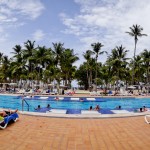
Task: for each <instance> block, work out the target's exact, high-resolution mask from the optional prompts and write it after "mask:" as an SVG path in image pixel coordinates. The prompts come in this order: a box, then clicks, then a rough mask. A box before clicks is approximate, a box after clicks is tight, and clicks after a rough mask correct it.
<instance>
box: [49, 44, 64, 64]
mask: <svg viewBox="0 0 150 150" xmlns="http://www.w3.org/2000/svg"><path fill="white" fill-rule="evenodd" d="M52 44H53V53H54V57H55V64H56V66H58V65H60V59H61V54H62V52H63V51H64V47H63V46H64V44H63V43H60V42H59V43H52Z"/></svg>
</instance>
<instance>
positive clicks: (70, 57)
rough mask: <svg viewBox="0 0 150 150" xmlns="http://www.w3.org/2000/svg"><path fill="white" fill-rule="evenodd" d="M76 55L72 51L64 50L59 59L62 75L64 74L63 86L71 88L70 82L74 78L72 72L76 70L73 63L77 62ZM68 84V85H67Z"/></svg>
mask: <svg viewBox="0 0 150 150" xmlns="http://www.w3.org/2000/svg"><path fill="white" fill-rule="evenodd" d="M78 59H79V58H78V56H77V54H74V50H73V49H65V50H64V51H63V53H62V56H61V59H60V66H61V70H62V73H63V74H64V79H65V86H66V85H69V86H71V81H72V79H73V78H74V74H75V73H74V72H75V70H76V66H74V63H75V62H76V61H77V60H78ZM67 82H68V83H67Z"/></svg>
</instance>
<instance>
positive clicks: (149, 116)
mask: <svg viewBox="0 0 150 150" xmlns="http://www.w3.org/2000/svg"><path fill="white" fill-rule="evenodd" d="M144 118H145V122H146V123H148V124H150V115H145V117H144ZM148 118H149V119H148Z"/></svg>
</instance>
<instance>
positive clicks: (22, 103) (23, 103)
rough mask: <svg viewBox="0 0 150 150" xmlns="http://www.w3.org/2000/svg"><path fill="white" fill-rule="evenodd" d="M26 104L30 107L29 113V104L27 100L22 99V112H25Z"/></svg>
mask: <svg viewBox="0 0 150 150" xmlns="http://www.w3.org/2000/svg"><path fill="white" fill-rule="evenodd" d="M24 102H25V103H26V105H27V107H28V111H29V107H30V106H29V104H28V102H27V101H26V100H25V99H22V111H24Z"/></svg>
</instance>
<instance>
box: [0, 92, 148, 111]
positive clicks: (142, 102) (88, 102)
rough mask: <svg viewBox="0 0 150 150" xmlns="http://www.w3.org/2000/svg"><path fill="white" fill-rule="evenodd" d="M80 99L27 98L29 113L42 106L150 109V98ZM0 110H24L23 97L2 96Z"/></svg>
mask: <svg viewBox="0 0 150 150" xmlns="http://www.w3.org/2000/svg"><path fill="white" fill-rule="evenodd" d="M79 99H80V98H72V97H61V98H60V100H59V101H56V100H55V97H48V96H47V97H44V96H43V97H41V96H34V97H33V98H31V97H25V100H26V101H27V103H28V104H29V111H31V112H34V111H35V108H37V106H38V105H40V106H41V107H42V108H45V107H46V106H47V105H48V104H50V105H51V108H52V109H66V110H68V109H69V110H88V109H89V107H90V106H93V108H94V107H95V106H96V105H97V104H98V105H100V107H101V109H103V110H105V109H106V110H108V109H115V108H116V106H118V105H121V107H122V109H125V110H130V109H137V108H140V107H143V106H146V107H148V108H150V98H119V97H118V98H104V97H103V98H101V97H96V98H94V97H93V98H91V97H89V98H87V97H83V101H82V102H81V101H79ZM24 106H25V107H24V110H25V111H27V109H28V107H27V105H24ZM0 108H6V109H16V108H18V109H19V110H22V97H20V96H4V95H0Z"/></svg>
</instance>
